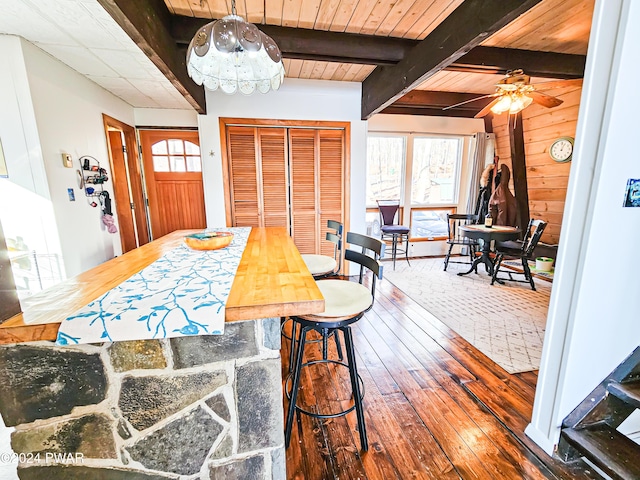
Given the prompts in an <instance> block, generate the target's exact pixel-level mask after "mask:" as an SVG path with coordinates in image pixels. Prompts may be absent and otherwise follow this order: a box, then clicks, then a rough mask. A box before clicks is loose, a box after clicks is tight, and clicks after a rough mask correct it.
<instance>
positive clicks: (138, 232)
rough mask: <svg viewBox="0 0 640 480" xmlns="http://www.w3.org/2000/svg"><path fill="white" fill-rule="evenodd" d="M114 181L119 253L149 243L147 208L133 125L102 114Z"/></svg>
mask: <svg viewBox="0 0 640 480" xmlns="http://www.w3.org/2000/svg"><path fill="white" fill-rule="evenodd" d="M102 119H103V123H104V129H105V135H106V137H107V146H108V151H109V160H110V164H111V176H112V182H113V201H114V203H115V211H116V214H117V215H118V226H119V227H120V232H119V234H120V239H121V244H122V252H123V253H126V252H128V251H129V250H132V249H134V248H136V247H139V246H140V245H144V244H145V243H148V242H149V228H148V224H147V209H146V205H145V197H144V192H143V188H142V167H141V165H140V159H139V157H138V141H137V139H136V133H135V128H133V127H132V126H131V125H127V124H126V123H123V122H121V121H119V120H117V119H115V118H112V117H110V116H108V115H104V114H103V115H102Z"/></svg>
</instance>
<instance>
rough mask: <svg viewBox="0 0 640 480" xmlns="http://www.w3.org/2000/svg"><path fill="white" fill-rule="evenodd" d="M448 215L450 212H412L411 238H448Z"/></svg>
mask: <svg viewBox="0 0 640 480" xmlns="http://www.w3.org/2000/svg"><path fill="white" fill-rule="evenodd" d="M447 213H451V211H450V210H411V238H419V237H422V238H434V237H446V236H447Z"/></svg>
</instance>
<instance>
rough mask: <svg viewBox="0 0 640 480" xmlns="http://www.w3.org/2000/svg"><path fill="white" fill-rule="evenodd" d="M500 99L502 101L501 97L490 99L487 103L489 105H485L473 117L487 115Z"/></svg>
mask: <svg viewBox="0 0 640 480" xmlns="http://www.w3.org/2000/svg"><path fill="white" fill-rule="evenodd" d="M498 101H500V97H498V98H496V99H495V100H492V101H490V102H489V103H488V104H487V106H486V107H484V108H483V109H482V110H480V111H479V112H478V113H476V114H475V115H474V117H473V118H482V117H484V116H485V115H487V114H488V113H489V112H490V111H491V107H493V106H494V105H495V104H496V103H498Z"/></svg>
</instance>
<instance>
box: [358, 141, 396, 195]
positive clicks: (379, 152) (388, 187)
mask: <svg viewBox="0 0 640 480" xmlns="http://www.w3.org/2000/svg"><path fill="white" fill-rule="evenodd" d="M404 152H405V138H404V137H369V138H368V139H367V205H371V206H374V205H376V200H383V199H387V200H389V199H394V200H395V199H400V198H401V197H400V195H401V193H402V171H403V168H402V167H403V159H404Z"/></svg>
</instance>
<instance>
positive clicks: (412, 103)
mask: <svg viewBox="0 0 640 480" xmlns="http://www.w3.org/2000/svg"><path fill="white" fill-rule="evenodd" d="M485 97H486V95H485V94H483V93H455V92H435V91H429V90H413V91H411V92H409V93H407V94H406V95H404V96H402V97H400V98H399V99H398V100H396V101H395V102H393V103H392V104H391V105H389V106H388V107H386V108H385V109H384V110H382V111H380V113H389V114H401V115H430V116H433V117H468V118H473V117H475V115H476V114H477V113H478V112H479V111H480V110H482V109H483V108H484V107H485V106H486V105H487V104H488V103H489V102H490V101H491V100H493V99H492V98H485ZM470 100H474V101H470ZM462 102H469V103H465V104H464V105H460V106H458V107H453V108H449V109H447V110H444V108H445V107H451V105H456V104H458V103H462Z"/></svg>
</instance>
